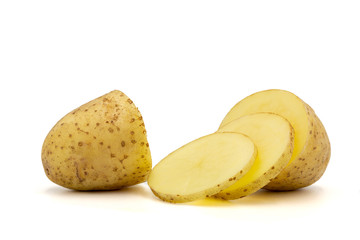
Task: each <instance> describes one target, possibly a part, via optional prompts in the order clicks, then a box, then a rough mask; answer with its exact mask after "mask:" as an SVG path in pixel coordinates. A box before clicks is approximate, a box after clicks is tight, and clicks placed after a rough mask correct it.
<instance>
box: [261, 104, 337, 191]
mask: <svg viewBox="0 0 360 240" xmlns="http://www.w3.org/2000/svg"><path fill="white" fill-rule="evenodd" d="M303 104H304V107H305V109H306V111H307V116H308V126H309V133H308V136H307V140H306V143H305V146H304V148H303V150H302V152H301V153H300V154H299V156H298V157H297V158H296V159H294V160H293V161H292V162H291V163H290V164H289V165H288V166H287V167H286V168H285V169H284V170H282V171H281V173H280V174H279V175H277V176H276V177H275V178H274V179H272V180H271V181H270V183H269V184H267V185H266V186H265V187H264V188H265V189H267V190H271V191H290V190H296V189H299V188H303V187H307V186H310V185H311V184H313V183H315V182H316V181H317V180H319V179H320V178H321V176H322V175H323V174H324V172H325V170H326V167H327V165H328V163H329V160H330V155H331V147H330V141H329V137H328V135H327V133H326V130H325V128H324V126H323V124H322V123H321V121H320V119H319V118H318V117H317V115H316V114H315V112H314V110H313V109H312V108H311V107H310V106H309V105H308V104H306V103H305V102H303ZM295 134H296V133H295Z"/></svg>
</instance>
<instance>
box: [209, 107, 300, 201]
mask: <svg viewBox="0 0 360 240" xmlns="http://www.w3.org/2000/svg"><path fill="white" fill-rule="evenodd" d="M218 132H238V133H243V134H245V135H247V136H248V137H250V138H251V140H252V141H253V142H254V144H255V146H256V147H257V150H258V154H257V157H256V159H255V162H254V165H253V166H252V167H251V168H250V170H249V171H248V172H247V173H246V174H245V175H244V176H243V177H242V178H240V179H239V180H237V181H236V182H235V183H234V184H233V185H231V186H230V187H228V188H226V189H225V190H223V191H221V192H219V193H218V194H216V195H215V197H216V198H222V199H226V200H231V199H237V198H240V197H245V196H247V195H249V194H251V193H254V192H256V191H257V190H259V189H261V188H262V187H264V186H265V185H266V184H267V183H269V182H270V180H271V179H272V178H274V177H276V176H277V175H278V174H279V173H280V171H281V170H282V169H283V168H284V167H285V166H286V165H287V164H288V162H289V160H290V158H291V155H292V150H293V139H294V138H293V136H294V130H293V128H292V126H291V125H290V123H289V122H288V121H287V120H286V119H285V118H283V117H281V116H279V115H276V114H272V113H255V114H251V115H246V116H244V117H241V118H238V119H236V120H234V121H232V122H230V123H228V124H226V125H224V126H223V127H221V128H220V129H219V130H218Z"/></svg>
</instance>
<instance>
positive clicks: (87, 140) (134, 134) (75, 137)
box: [41, 90, 152, 190]
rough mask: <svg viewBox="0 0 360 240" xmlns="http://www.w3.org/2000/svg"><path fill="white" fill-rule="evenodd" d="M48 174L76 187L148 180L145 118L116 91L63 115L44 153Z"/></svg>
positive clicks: (118, 185) (104, 186) (94, 187)
mask: <svg viewBox="0 0 360 240" xmlns="http://www.w3.org/2000/svg"><path fill="white" fill-rule="evenodd" d="M41 159H42V164H43V167H44V170H45V173H46V176H47V177H48V178H49V179H50V180H51V181H53V182H54V183H56V184H58V185H60V186H63V187H66V188H70V189H74V190H114V189H120V188H122V187H125V186H130V185H134V184H137V183H141V182H144V181H146V179H147V176H148V174H149V173H150V171H151V167H152V161H151V155H150V149H149V144H148V141H147V137H146V130H145V125H144V121H143V119H142V116H141V114H140V112H139V110H138V109H137V108H136V107H135V105H134V103H133V102H132V101H131V100H130V98H128V97H127V96H126V95H125V94H124V93H122V92H120V91H117V90H115V91H112V92H110V93H108V94H105V95H104V96H101V97H99V98H97V99H94V100H92V101H90V102H88V103H86V104H84V105H82V106H80V107H79V108H77V109H75V110H73V111H71V112H70V113H68V114H67V115H66V116H64V117H63V118H62V119H61V120H60V121H59V122H57V123H56V125H55V126H54V127H53V128H52V129H51V130H50V132H49V134H48V135H47V137H46V138H45V141H44V143H43V147H42V152H41Z"/></svg>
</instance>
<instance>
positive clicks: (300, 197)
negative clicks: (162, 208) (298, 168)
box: [188, 186, 323, 207]
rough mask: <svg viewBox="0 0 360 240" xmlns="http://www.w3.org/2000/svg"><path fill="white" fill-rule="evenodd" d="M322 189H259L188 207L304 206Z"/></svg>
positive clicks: (316, 196) (210, 199)
mask: <svg viewBox="0 0 360 240" xmlns="http://www.w3.org/2000/svg"><path fill="white" fill-rule="evenodd" d="M322 191H323V189H322V188H320V187H318V186H311V187H307V188H301V189H297V190H293V191H284V192H279V191H269V190H265V189H261V190H259V191H257V192H256V193H253V194H251V195H249V196H246V197H243V198H239V199H236V200H222V199H216V198H211V197H210V198H205V199H201V200H197V201H194V202H191V203H188V204H189V205H195V206H204V207H223V206H234V205H249V206H250V205H267V204H293V205H298V204H305V203H307V202H309V201H311V202H314V201H317V200H318V199H319V198H320V197H321V195H322V194H320V192H322Z"/></svg>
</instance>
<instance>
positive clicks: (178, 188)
mask: <svg viewBox="0 0 360 240" xmlns="http://www.w3.org/2000/svg"><path fill="white" fill-rule="evenodd" d="M256 155H257V150H256V147H255V145H254V144H253V142H252V141H251V140H250V139H249V138H248V137H246V136H245V135H242V134H238V133H213V134H210V135H208V136H205V137H202V138H199V139H197V140H195V141H192V142H190V143H188V144H186V145H185V146H183V147H181V148H179V149H178V150H176V151H174V152H172V153H171V154H169V155H168V156H167V157H165V158H164V159H163V160H162V161H160V162H159V163H158V164H157V165H156V166H155V167H154V169H153V171H152V172H151V173H150V175H149V178H148V184H149V186H150V188H151V190H152V191H153V193H154V194H155V195H156V196H157V197H159V198H160V199H162V200H164V201H167V202H188V201H193V200H196V199H201V198H205V197H209V196H211V195H214V194H216V193H218V192H220V191H221V190H223V189H225V188H227V187H229V186H230V185H232V184H233V183H234V182H235V181H236V180H237V179H239V178H241V177H242V176H243V175H244V174H245V173H246V172H247V171H248V170H249V169H250V167H251V166H252V164H253V162H254V160H255V157H256Z"/></svg>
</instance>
